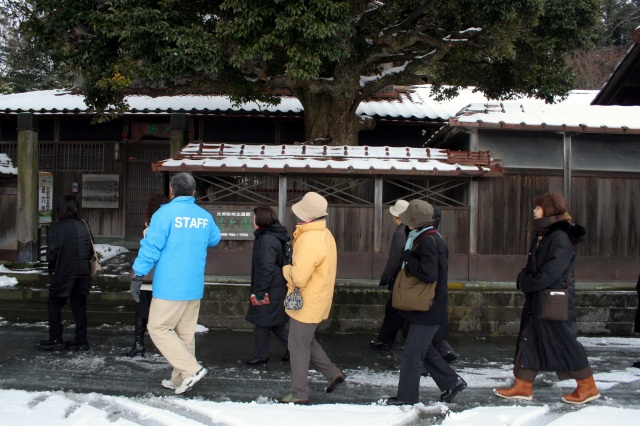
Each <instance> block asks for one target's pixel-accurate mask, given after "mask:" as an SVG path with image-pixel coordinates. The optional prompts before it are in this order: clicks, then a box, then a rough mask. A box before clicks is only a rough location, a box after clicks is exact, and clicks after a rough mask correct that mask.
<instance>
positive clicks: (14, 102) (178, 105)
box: [0, 84, 597, 122]
mask: <svg viewBox="0 0 640 426" xmlns="http://www.w3.org/2000/svg"><path fill="white" fill-rule="evenodd" d="M596 94H597V91H595V90H590V91H584V90H583V91H574V92H571V94H570V95H569V97H568V98H567V99H566V100H565V101H563V103H565V104H579V105H588V104H589V103H590V102H591V101H592V99H593V98H594V97H595V95H596ZM385 95H386V96H381V97H378V98H376V99H374V100H369V101H365V102H362V103H361V104H360V105H359V106H358V109H357V111H356V113H357V114H358V115H361V116H370V117H375V118H378V119H381V120H410V121H417V120H432V121H438V122H445V121H447V120H448V119H449V118H450V117H452V116H453V115H455V114H456V113H457V112H458V111H460V109H462V108H463V107H465V106H466V105H469V104H471V103H473V102H487V101H488V100H487V98H486V97H485V96H484V95H483V94H482V93H480V92H474V89H473V88H468V89H462V90H460V93H459V95H458V96H456V97H455V98H453V99H449V100H446V101H442V102H438V101H436V100H434V99H433V97H432V95H431V85H428V84H425V85H420V86H410V87H396V88H395V89H394V91H393V92H390V93H387V94H385ZM389 95H391V96H389ZM281 99H282V101H281V102H280V104H279V105H277V106H273V105H265V104H262V103H259V102H247V103H244V104H241V105H234V104H233V102H232V101H231V100H230V99H229V97H228V96H222V95H218V96H214V95H212V96H201V95H200V96H198V95H180V96H160V97H155V98H152V97H150V96H127V98H126V100H127V102H128V103H129V106H130V109H129V111H128V113H127V114H169V113H178V112H182V113H189V114H201V115H207V114H242V113H244V114H260V115H264V114H267V115H273V116H276V115H299V116H302V113H303V108H302V104H301V103H300V101H298V99H296V98H294V97H291V96H282V97H281ZM507 102H522V99H521V100H518V101H507ZM527 102H541V101H539V100H535V99H527ZM19 112H32V113H35V114H62V115H66V114H69V115H74V114H85V113H87V112H88V107H87V106H86V105H85V103H84V97H83V95H81V94H77V93H73V92H71V91H68V90H41V91H34V92H26V93H14V94H9V95H0V114H2V113H4V114H16V113H19Z"/></svg>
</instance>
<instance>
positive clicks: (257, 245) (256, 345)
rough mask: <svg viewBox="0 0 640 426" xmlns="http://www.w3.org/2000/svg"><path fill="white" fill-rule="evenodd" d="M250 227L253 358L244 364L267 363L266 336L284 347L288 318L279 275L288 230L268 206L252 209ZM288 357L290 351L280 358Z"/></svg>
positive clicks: (287, 258) (284, 286)
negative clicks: (251, 242)
mask: <svg viewBox="0 0 640 426" xmlns="http://www.w3.org/2000/svg"><path fill="white" fill-rule="evenodd" d="M253 213H254V216H253V226H254V228H256V231H255V232H254V235H255V237H256V239H255V241H254V242H253V256H252V258H251V296H250V300H249V310H248V311H247V315H246V317H245V319H246V320H247V321H249V322H250V323H251V324H253V325H254V326H255V327H254V330H253V358H252V359H250V360H249V361H246V364H247V365H260V364H266V363H268V362H269V354H270V352H271V348H270V345H269V338H270V337H271V333H273V334H275V336H276V337H277V338H278V340H279V341H280V343H281V344H282V346H284V348H285V350H287V345H288V336H289V330H287V327H286V324H287V321H288V320H289V317H288V315H287V314H286V313H285V310H284V298H285V296H286V295H287V281H286V280H285V279H284V276H283V275H282V266H283V265H285V264H288V263H291V259H290V254H288V253H287V250H285V245H286V243H287V242H288V241H289V239H290V238H289V235H288V234H287V229H286V228H285V227H284V226H282V225H281V224H280V222H279V221H278V217H277V215H276V212H275V211H273V209H272V208H271V207H269V206H258V207H256V208H255V209H253ZM282 360H283V361H288V360H289V351H288V350H287V352H286V353H285V355H284V357H283V358H282Z"/></svg>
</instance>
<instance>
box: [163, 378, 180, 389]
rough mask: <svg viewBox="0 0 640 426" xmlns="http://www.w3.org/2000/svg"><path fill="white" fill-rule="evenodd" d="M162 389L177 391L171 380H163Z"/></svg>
mask: <svg viewBox="0 0 640 426" xmlns="http://www.w3.org/2000/svg"><path fill="white" fill-rule="evenodd" d="M162 387H163V388H167V389H171V390H176V389H178V387H177V386H176V385H174V384H173V380H171V379H164V380H163V381H162Z"/></svg>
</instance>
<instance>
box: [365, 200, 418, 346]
mask: <svg viewBox="0 0 640 426" xmlns="http://www.w3.org/2000/svg"><path fill="white" fill-rule="evenodd" d="M408 205H409V202H408V201H405V200H398V201H396V203H395V204H394V205H393V206H391V207H389V213H390V214H391V220H393V223H395V224H396V230H395V231H394V233H393V237H391V245H390V246H389V258H388V259H387V265H386V266H385V268H384V271H383V272H382V276H381V277H380V287H387V288H388V289H389V297H388V298H387V304H386V305H385V307H384V319H383V320H382V325H381V326H380V331H379V332H378V336H377V337H376V339H375V340H372V341H371V342H370V344H371V346H373V347H374V348H376V349H382V350H385V351H389V350H391V348H392V347H393V344H394V342H395V341H396V335H397V334H398V330H400V329H401V328H402V325H403V322H404V321H403V319H402V316H401V315H400V312H399V311H398V310H397V309H396V308H394V307H393V306H392V304H391V295H392V293H393V283H394V282H395V280H396V277H397V276H398V272H399V271H400V266H401V265H402V252H403V251H404V244H405V243H406V242H407V225H404V224H403V223H402V221H401V220H400V217H399V216H400V213H403V212H404V211H405V210H406V209H407V206H408Z"/></svg>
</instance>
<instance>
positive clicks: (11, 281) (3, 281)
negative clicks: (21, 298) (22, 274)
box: [0, 265, 18, 287]
mask: <svg viewBox="0 0 640 426" xmlns="http://www.w3.org/2000/svg"><path fill="white" fill-rule="evenodd" d="M0 267H4V265H0ZM16 284H18V280H17V279H15V278H13V277H7V276H6V275H0V287H11V286H14V285H16Z"/></svg>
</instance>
